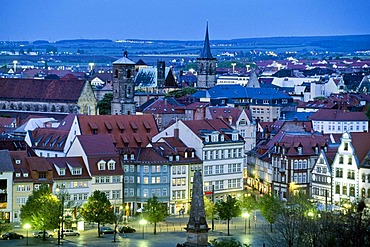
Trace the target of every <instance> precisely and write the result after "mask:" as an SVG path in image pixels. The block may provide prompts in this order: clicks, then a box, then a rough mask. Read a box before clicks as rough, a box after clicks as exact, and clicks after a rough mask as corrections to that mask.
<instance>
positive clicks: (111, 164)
mask: <svg viewBox="0 0 370 247" xmlns="http://www.w3.org/2000/svg"><path fill="white" fill-rule="evenodd" d="M115 169H116V162H115V161H114V160H111V161H109V162H108V170H115Z"/></svg>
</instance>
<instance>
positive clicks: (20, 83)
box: [0, 78, 87, 102]
mask: <svg viewBox="0 0 370 247" xmlns="http://www.w3.org/2000/svg"><path fill="white" fill-rule="evenodd" d="M86 83H87V82H85V81H83V80H37V79H13V78H0V98H2V99H3V100H8V99H9V100H23V101H28V100H30V101H47V102H50V101H51V102H54V101H60V102H77V101H78V99H79V98H80V96H81V92H82V90H83V88H84V86H85V84H86Z"/></svg>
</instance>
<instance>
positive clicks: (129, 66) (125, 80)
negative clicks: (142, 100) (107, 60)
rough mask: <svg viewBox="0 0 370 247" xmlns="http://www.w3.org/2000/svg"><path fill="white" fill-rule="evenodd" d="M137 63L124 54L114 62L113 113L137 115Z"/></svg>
mask: <svg viewBox="0 0 370 247" xmlns="http://www.w3.org/2000/svg"><path fill="white" fill-rule="evenodd" d="M134 77H135V63H134V62H133V61H131V60H130V59H128V56H127V51H125V52H124V56H123V57H122V58H120V59H118V60H117V61H115V62H113V100H112V104H111V114H112V115H135V114H136V104H135V101H134V97H135V80H134Z"/></svg>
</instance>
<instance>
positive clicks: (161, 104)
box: [142, 98, 183, 114]
mask: <svg viewBox="0 0 370 247" xmlns="http://www.w3.org/2000/svg"><path fill="white" fill-rule="evenodd" d="M180 109H182V110H183V107H179V106H176V105H173V104H171V103H170V102H169V101H168V100H167V99H161V98H160V99H157V100H156V101H155V102H153V103H152V104H150V105H148V106H147V107H145V108H144V109H143V110H142V112H143V113H145V114H176V113H180V112H178V110H180Z"/></svg>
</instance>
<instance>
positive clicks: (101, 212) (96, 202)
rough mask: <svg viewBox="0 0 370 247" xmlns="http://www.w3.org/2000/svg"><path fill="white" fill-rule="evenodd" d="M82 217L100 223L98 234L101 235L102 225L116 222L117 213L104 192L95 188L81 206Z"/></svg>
mask: <svg viewBox="0 0 370 247" xmlns="http://www.w3.org/2000/svg"><path fill="white" fill-rule="evenodd" d="M80 210H81V215H82V217H83V218H84V219H85V220H86V221H89V222H95V223H97V224H98V236H99V237H100V225H101V224H106V223H114V222H115V220H116V215H115V214H114V211H113V207H112V205H111V203H110V201H109V200H108V199H107V197H106V195H105V193H104V192H101V191H99V190H95V191H94V192H93V194H92V195H91V196H90V197H89V198H88V199H87V202H86V203H84V204H83V205H82V207H81V209H80Z"/></svg>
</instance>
